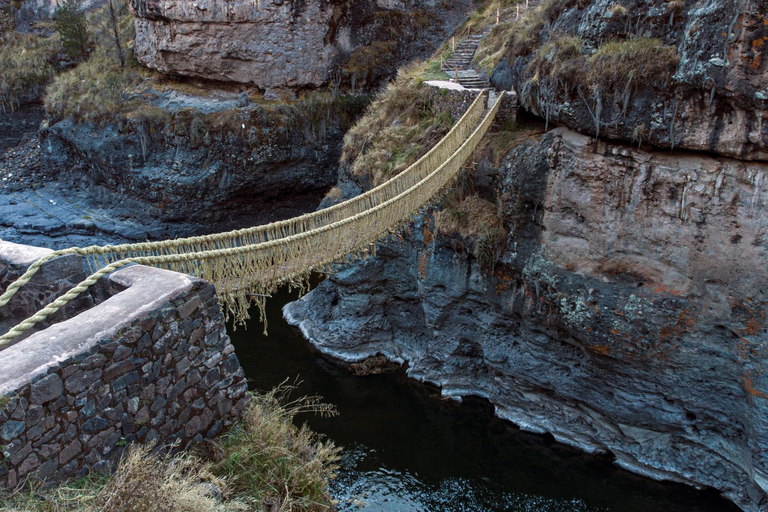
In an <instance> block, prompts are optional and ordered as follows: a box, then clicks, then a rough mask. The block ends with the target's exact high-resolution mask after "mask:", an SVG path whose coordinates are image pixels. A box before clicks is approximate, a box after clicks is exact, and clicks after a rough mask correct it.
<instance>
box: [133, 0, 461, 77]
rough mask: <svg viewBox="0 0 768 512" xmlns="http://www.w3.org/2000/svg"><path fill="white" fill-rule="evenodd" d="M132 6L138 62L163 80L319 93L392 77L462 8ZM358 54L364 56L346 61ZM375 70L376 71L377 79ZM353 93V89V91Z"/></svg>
mask: <svg viewBox="0 0 768 512" xmlns="http://www.w3.org/2000/svg"><path fill="white" fill-rule="evenodd" d="M405 3H406V2H401V1H383V0H380V1H378V2H376V1H373V0H364V1H356V2H346V1H341V0H303V1H290V2H288V1H286V2H283V1H279V2H278V1H274V0H259V1H251V0H247V1H245V0H234V1H224V0H197V1H195V2H188V1H175V0H172V1H159V0H134V1H133V8H134V12H135V14H136V17H137V20H136V45H135V47H134V51H135V52H136V56H137V58H138V59H139V60H140V61H141V62H142V63H143V64H145V65H146V66H148V67H150V68H152V69H156V70H158V71H160V72H162V73H169V74H174V75H183V76H194V77H202V78H207V79H212V80H219V81H223V82H236V83H242V84H250V85H253V86H256V87H258V88H259V89H261V90H269V91H272V90H280V89H285V88H292V89H302V88H317V87H320V86H323V85H325V84H327V83H331V82H338V81H341V80H342V79H344V80H346V81H349V80H350V78H352V77H351V76H344V77H343V76H342V68H344V67H345V65H347V64H348V65H347V66H346V68H345V70H344V71H345V72H346V74H347V75H356V77H355V78H352V80H353V81H357V83H358V84H365V83H366V82H372V81H375V80H373V79H375V78H382V77H385V76H388V75H391V74H392V73H393V72H394V71H395V70H396V69H397V66H398V65H399V64H400V63H402V62H404V61H407V60H409V59H412V58H414V57H417V56H421V57H424V56H426V54H428V53H429V52H430V51H431V50H432V49H433V46H436V45H437V44H438V43H439V42H441V41H442V40H443V39H444V37H446V36H447V35H448V32H449V29H450V27H451V26H452V25H453V24H454V23H456V21H457V18H456V17H457V15H458V14H460V13H463V12H464V10H466V9H467V8H468V7H469V5H470V2H467V1H459V2H439V1H436V0H418V1H416V2H407V4H408V5H407V6H406V5H404V4H405ZM357 50H362V53H360V54H358V55H357V58H356V59H352V61H350V59H351V58H352V57H353V54H354V53H355V52H356V51H357ZM376 68H383V69H376ZM353 87H354V85H353Z"/></svg>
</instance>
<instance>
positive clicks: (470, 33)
mask: <svg viewBox="0 0 768 512" xmlns="http://www.w3.org/2000/svg"><path fill="white" fill-rule="evenodd" d="M467 35H468V36H471V35H472V23H471V22H470V23H469V25H467Z"/></svg>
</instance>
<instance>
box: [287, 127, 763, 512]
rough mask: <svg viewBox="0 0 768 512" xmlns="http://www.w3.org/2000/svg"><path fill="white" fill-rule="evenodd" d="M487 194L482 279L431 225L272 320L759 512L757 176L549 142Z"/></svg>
mask: <svg viewBox="0 0 768 512" xmlns="http://www.w3.org/2000/svg"><path fill="white" fill-rule="evenodd" d="M478 174H484V175H485V177H486V178H487V179H488V180H491V181H492V182H494V187H493V188H494V189H495V190H496V193H497V196H496V198H495V199H496V201H497V204H498V206H499V208H500V217H501V220H502V222H503V224H504V227H505V228H506V229H507V230H508V231H509V233H510V234H509V238H508V240H507V244H506V247H505V249H504V251H503V253H502V254H501V257H500V258H499V261H497V262H496V263H495V266H494V267H493V268H481V267H480V265H479V264H478V262H477V261H476V260H475V259H474V258H473V257H472V256H471V254H469V252H470V251H462V250H461V247H462V240H460V239H457V238H456V237H451V236H447V235H441V234H436V233H435V232H434V229H433V228H432V225H433V223H432V220H431V216H429V215H428V216H427V217H426V218H421V219H420V220H419V221H418V222H416V223H415V224H413V225H412V226H411V227H410V228H409V229H408V230H406V231H405V232H404V233H403V235H402V236H401V237H400V238H393V239H390V240H389V241H387V242H386V243H382V244H381V245H380V247H379V250H378V252H377V256H376V257H375V258H371V259H369V260H367V261H365V262H363V263H360V264H357V265H352V266H349V267H347V268H345V269H343V270H342V271H340V272H338V273H337V274H334V275H333V276H331V277H329V278H328V279H327V280H326V281H325V282H323V283H322V284H321V285H320V286H319V287H318V288H317V289H316V290H314V291H313V292H311V293H310V294H309V295H307V296H306V297H305V298H304V299H302V300H300V301H298V302H295V303H292V304H289V305H288V306H286V308H285V310H284V313H285V316H286V318H288V320H289V321H290V322H291V323H293V324H295V325H298V326H299V327H300V328H301V329H302V331H303V332H304V334H305V335H306V337H307V338H308V339H309V340H311V341H312V343H313V344H315V345H316V346H317V347H318V348H319V349H320V350H322V351H323V352H325V353H327V354H329V355H332V356H334V357H336V358H339V359H342V360H344V361H347V362H361V361H366V360H368V358H371V357H373V356H375V355H377V354H382V355H384V356H386V358H387V359H388V360H390V361H395V362H399V363H406V364H407V365H408V372H409V375H411V376H413V377H415V378H417V379H421V380H426V381H430V382H434V383H436V384H438V385H440V386H442V390H443V391H442V392H443V394H445V395H449V396H461V395H470V394H471V395H479V396H483V397H487V398H488V399H489V400H490V401H491V402H492V403H493V404H494V405H495V406H496V410H497V413H498V414H499V416H501V417H503V418H507V419H509V420H511V421H513V422H515V423H517V424H518V425H520V426H521V427H523V428H526V429H528V430H531V431H535V432H550V433H552V434H553V435H554V436H555V438H556V439H558V440H560V441H563V442H566V443H569V444H572V445H576V446H579V447H581V448H583V449H585V450H587V451H594V452H610V453H612V454H613V455H614V456H615V458H616V462H617V463H618V464H620V465H621V466H623V467H625V468H628V469H630V470H633V471H636V472H638V473H641V474H645V475H648V476H651V477H654V478H659V479H671V480H678V481H683V482H688V483H692V484H695V485H703V486H712V487H715V488H717V489H719V490H721V491H722V492H723V493H724V494H725V495H726V496H727V497H729V498H730V499H732V500H733V501H734V502H735V503H737V504H738V505H739V506H741V507H742V508H744V510H748V511H755V512H756V511H759V510H765V508H766V507H768V497H767V496H768V457H766V454H768V423H767V422H766V418H768V367H766V362H765V361H766V356H768V353H767V351H768V347H766V345H765V343H764V342H765V340H766V339H768V330H766V326H767V324H766V321H768V269H767V268H766V266H765V262H766V261H768V241H767V239H766V232H767V231H768V224H766V222H765V219H766V206H767V205H768V194H767V193H766V191H765V184H764V180H765V176H766V174H768V165H766V164H763V163H749V162H743V161H738V160H732V159H728V158H723V157H713V156H705V155H696V154H690V153H676V154H669V153H653V152H646V151H640V150H637V149H636V148H633V147H630V146H625V145H622V144H618V143H605V142H602V141H601V142H599V143H598V144H597V145H596V146H595V145H593V144H592V142H591V140H590V139H588V138H587V137H585V136H582V135H579V134H577V133H574V132H571V131H568V130H566V129H562V128H560V129H556V130H554V131H553V132H550V133H549V134H547V135H546V136H545V137H544V138H543V140H542V141H532V142H530V143H527V144H524V145H522V146H520V147H518V148H516V149H515V150H513V151H512V153H510V155H509V156H508V157H507V159H506V160H505V161H504V163H503V165H502V166H501V168H499V169H493V168H492V167H491V165H490V163H489V162H487V161H485V162H484V161H482V159H481V161H480V162H479V163H478Z"/></svg>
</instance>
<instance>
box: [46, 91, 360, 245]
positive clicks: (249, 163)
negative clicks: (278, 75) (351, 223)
mask: <svg viewBox="0 0 768 512" xmlns="http://www.w3.org/2000/svg"><path fill="white" fill-rule="evenodd" d="M182 99H183V100H184V101H185V102H182V103H181V105H182V106H181V107H179V106H176V105H172V104H170V102H167V101H166V102H165V103H162V107H158V108H155V109H154V116H146V117H142V115H141V114H140V113H138V114H133V115H131V116H129V117H130V118H129V119H124V118H118V119H116V120H114V122H111V123H109V124H107V125H106V126H99V125H96V124H94V123H91V122H83V123H77V122H75V121H73V120H72V119H64V120H61V121H59V122H57V123H55V124H52V125H51V126H50V127H47V128H45V129H43V130H42V131H41V148H42V152H43V161H44V162H45V163H46V165H48V166H49V167H50V168H52V169H56V170H57V173H56V176H57V179H58V181H59V183H60V188H61V190H62V192H63V193H64V194H65V195H66V196H68V197H71V196H75V197H78V196H82V195H83V193H85V194H86V195H87V197H88V200H87V203H88V204H89V206H91V207H110V208H116V210H117V211H115V212H114V214H113V215H114V216H125V217H131V218H135V219H136V220H137V222H140V223H143V224H150V223H157V222H158V221H160V222H161V224H163V225H164V226H165V228H166V229H169V230H170V232H167V233H165V234H164V236H165V237H171V236H180V235H183V234H188V233H189V230H190V229H193V230H196V231H194V233H195V234H199V233H202V232H210V231H222V230H225V229H230V228H240V227H243V226H246V225H254V224H260V223H266V222H271V221H274V220H279V219H282V218H286V217H290V216H292V215H296V214H301V213H304V212H306V211H307V210H311V209H312V208H314V207H315V205H316V204H317V203H319V201H320V199H321V198H322V195H323V194H324V193H325V192H326V190H327V189H328V188H330V187H331V186H332V185H333V183H334V182H335V180H336V170H337V167H338V159H339V156H340V155H341V144H342V139H343V135H344V132H345V130H346V129H347V128H348V126H349V125H350V124H351V123H352V122H354V121H355V120H356V119H357V117H358V116H359V115H360V114H361V113H362V111H363V109H364V108H365V106H366V105H367V103H368V99H367V98H366V97H351V96H338V97H335V98H325V97H323V98H321V99H309V100H306V101H298V102H295V103H293V104H289V105H278V106H274V105H273V106H263V105H260V104H256V103H248V101H247V99H245V98H244V99H245V101H244V105H243V106H242V107H239V108H233V106H232V105H230V104H229V102H218V101H215V100H210V101H207V102H206V101H205V100H202V99H199V98H192V99H190V98H182ZM157 101H158V102H160V101H164V100H162V99H157ZM178 101H181V100H178ZM233 103H234V102H233ZM222 104H223V107H222V108H224V110H217V107H220V106H221V105H222ZM187 105H193V107H192V108H184V107H186V106H187ZM195 107H197V108H195ZM147 108H153V107H150V106H147ZM118 195H119V197H120V200H119V201H116V200H115V197H116V196H118ZM78 199H79V198H78ZM80 200H81V201H82V199H80ZM137 212H141V214H140V215H137ZM170 225H173V226H174V228H173V229H171V228H169V226H170Z"/></svg>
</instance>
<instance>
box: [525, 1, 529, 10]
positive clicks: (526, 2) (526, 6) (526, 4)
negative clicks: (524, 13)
mask: <svg viewBox="0 0 768 512" xmlns="http://www.w3.org/2000/svg"><path fill="white" fill-rule="evenodd" d="M525 8H526V9H528V0H525Z"/></svg>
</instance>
